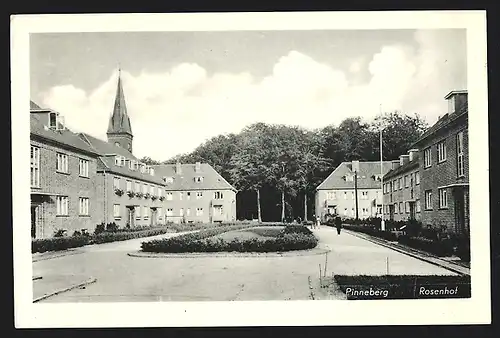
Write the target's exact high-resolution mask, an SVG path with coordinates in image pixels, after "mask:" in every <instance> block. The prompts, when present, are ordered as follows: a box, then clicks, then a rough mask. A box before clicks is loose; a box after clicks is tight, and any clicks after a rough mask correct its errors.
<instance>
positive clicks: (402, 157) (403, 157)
mask: <svg viewBox="0 0 500 338" xmlns="http://www.w3.org/2000/svg"><path fill="white" fill-rule="evenodd" d="M409 160H410V155H400V156H399V165H405V164H406V163H408V162H409Z"/></svg>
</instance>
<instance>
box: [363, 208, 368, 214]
mask: <svg viewBox="0 0 500 338" xmlns="http://www.w3.org/2000/svg"><path fill="white" fill-rule="evenodd" d="M363 216H368V208H363Z"/></svg>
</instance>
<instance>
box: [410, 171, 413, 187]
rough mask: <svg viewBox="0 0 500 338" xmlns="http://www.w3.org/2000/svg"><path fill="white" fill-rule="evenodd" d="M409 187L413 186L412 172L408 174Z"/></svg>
mask: <svg viewBox="0 0 500 338" xmlns="http://www.w3.org/2000/svg"><path fill="white" fill-rule="evenodd" d="M410 187H413V173H411V174H410Z"/></svg>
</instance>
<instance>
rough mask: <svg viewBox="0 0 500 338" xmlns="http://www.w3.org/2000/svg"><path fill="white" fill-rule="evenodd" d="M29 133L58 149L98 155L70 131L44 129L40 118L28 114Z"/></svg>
mask: <svg viewBox="0 0 500 338" xmlns="http://www.w3.org/2000/svg"><path fill="white" fill-rule="evenodd" d="M38 109H39V108H38ZM30 132H31V135H32V136H35V137H40V138H43V139H45V140H49V141H52V142H55V143H57V144H58V145H59V146H60V147H63V148H68V147H69V148H71V149H74V150H79V151H81V152H85V153H87V154H90V155H94V156H96V157H97V155H98V153H97V152H96V151H95V150H93V149H92V148H91V147H90V146H89V145H88V144H87V143H85V142H84V141H83V140H82V139H81V138H80V137H79V136H78V134H76V133H74V132H72V131H71V130H68V129H64V130H52V129H46V128H45V126H44V124H43V123H42V122H41V121H40V116H38V115H37V114H30Z"/></svg>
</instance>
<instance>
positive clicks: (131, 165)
mask: <svg viewBox="0 0 500 338" xmlns="http://www.w3.org/2000/svg"><path fill="white" fill-rule="evenodd" d="M135 165H136V161H135V160H130V161H129V162H128V168H129V169H130V170H135V169H136V167H135Z"/></svg>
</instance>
